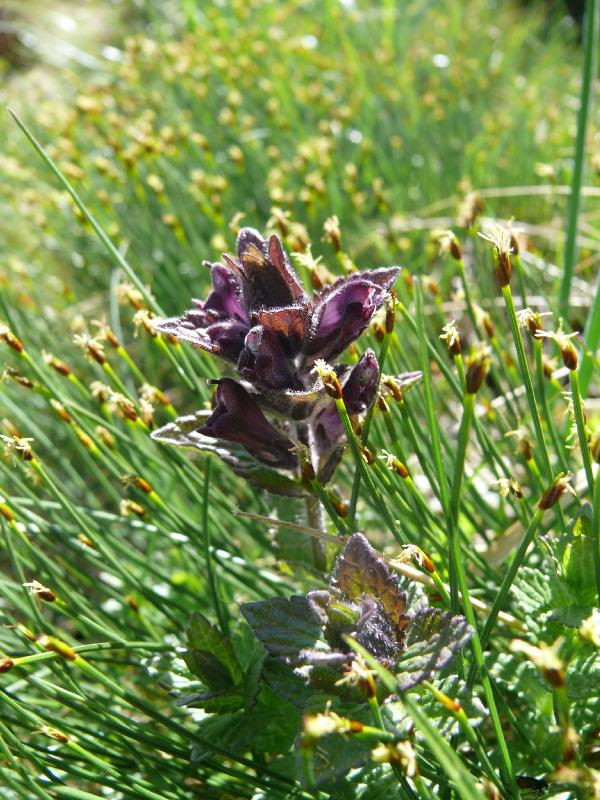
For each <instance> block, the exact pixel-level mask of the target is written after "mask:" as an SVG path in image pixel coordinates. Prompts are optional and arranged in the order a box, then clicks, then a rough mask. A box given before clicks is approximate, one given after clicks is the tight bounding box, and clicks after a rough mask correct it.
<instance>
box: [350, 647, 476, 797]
mask: <svg viewBox="0 0 600 800" xmlns="http://www.w3.org/2000/svg"><path fill="white" fill-rule="evenodd" d="M350 644H351V646H352V649H353V650H355V651H356V652H357V653H359V654H360V655H361V656H362V657H363V658H364V659H365V661H366V662H367V664H368V665H369V667H371V669H373V670H375V672H376V673H377V675H378V677H379V679H380V680H381V681H382V682H383V683H384V684H385V686H386V688H387V689H388V690H389V691H390V692H396V691H397V690H398V689H399V688H400V686H399V684H398V683H397V681H396V678H395V677H394V676H393V675H392V673H391V672H390V671H389V670H387V669H385V667H383V666H382V665H381V664H380V663H379V662H378V661H377V659H376V658H373V656H372V655H371V654H370V653H369V652H368V650H365V648H364V647H361V646H360V644H359V643H358V642H356V641H351V642H350ZM401 702H402V703H403V704H404V706H405V708H406V712H407V714H409V715H410V717H411V718H412V720H413V722H414V723H415V726H416V727H417V728H418V729H420V731H421V733H422V735H423V739H424V741H425V742H426V744H427V746H428V747H429V749H430V750H431V752H432V754H433V755H434V757H435V758H436V759H437V760H438V762H439V764H440V767H441V768H442V769H443V771H444V772H445V773H446V775H447V776H448V778H449V779H450V780H451V781H452V782H453V783H454V786H455V787H456V793H457V795H458V796H459V797H461V798H462V800H481V793H480V792H479V790H478V788H477V786H476V785H475V779H474V778H473V775H471V773H470V772H469V770H468V769H467V768H466V767H465V765H464V763H463V761H462V760H461V759H460V758H459V756H458V755H457V754H456V753H455V751H454V750H453V749H452V747H451V746H450V743H449V742H447V741H446V739H445V738H444V737H443V736H441V735H440V733H439V732H438V731H437V730H436V729H435V727H434V726H433V725H432V724H431V723H430V721H429V719H428V718H427V716H426V714H424V713H423V712H422V711H421V709H420V708H419V706H418V704H417V703H415V702H414V700H413V699H412V697H411V696H410V694H406V695H405V694H403V695H402V698H401Z"/></svg>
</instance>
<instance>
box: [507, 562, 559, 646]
mask: <svg viewBox="0 0 600 800" xmlns="http://www.w3.org/2000/svg"><path fill="white" fill-rule="evenodd" d="M546 566H547V569H544V570H543V571H542V570H539V569H532V568H531V567H521V569H520V570H519V573H518V575H517V578H516V579H515V582H514V584H513V587H512V594H513V597H514V598H515V601H516V605H517V613H519V615H520V616H521V617H522V618H523V619H524V620H525V621H526V623H527V628H528V630H529V631H530V632H531V634H532V635H533V636H535V637H536V639H537V638H539V637H540V636H541V635H542V634H543V633H546V632H547V614H548V613H549V612H551V611H554V610H555V609H559V608H566V607H568V606H571V605H572V604H573V595H572V593H571V591H570V589H569V587H568V585H567V584H566V582H565V581H564V580H563V579H562V578H561V577H560V576H559V575H557V574H556V572H554V566H553V565H550V564H546Z"/></svg>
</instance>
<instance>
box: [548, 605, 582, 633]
mask: <svg viewBox="0 0 600 800" xmlns="http://www.w3.org/2000/svg"><path fill="white" fill-rule="evenodd" d="M592 610H593V609H592V606H566V607H565V608H557V609H556V611H553V612H552V613H551V614H549V616H548V619H549V620H552V621H553V622H559V623H560V624H561V625H566V626H567V628H578V627H579V626H580V625H581V623H582V622H583V620H584V619H587V618H588V617H589V616H590V614H591V613H592Z"/></svg>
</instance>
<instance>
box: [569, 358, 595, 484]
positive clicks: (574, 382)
mask: <svg viewBox="0 0 600 800" xmlns="http://www.w3.org/2000/svg"><path fill="white" fill-rule="evenodd" d="M569 380H570V382H571V394H572V399H573V411H574V413H575V425H576V426H577V437H578V439H579V449H580V450H581V458H582V461H583V469H584V471H585V477H586V480H587V485H588V491H589V493H590V497H593V496H594V472H593V470H592V454H591V453H590V446H589V443H588V437H587V430H586V424H585V417H584V415H583V404H582V402H581V390H580V387H579V374H578V372H577V370H576V369H572V370H569Z"/></svg>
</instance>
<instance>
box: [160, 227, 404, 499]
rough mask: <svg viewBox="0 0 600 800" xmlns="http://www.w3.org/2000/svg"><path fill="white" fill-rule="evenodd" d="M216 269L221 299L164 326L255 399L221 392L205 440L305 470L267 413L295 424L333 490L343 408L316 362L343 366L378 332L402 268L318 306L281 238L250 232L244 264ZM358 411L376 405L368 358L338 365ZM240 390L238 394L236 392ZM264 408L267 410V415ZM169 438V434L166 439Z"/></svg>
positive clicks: (243, 236)
mask: <svg viewBox="0 0 600 800" xmlns="http://www.w3.org/2000/svg"><path fill="white" fill-rule="evenodd" d="M223 258H224V260H225V264H218V263H217V264H212V265H211V279H212V287H213V288H212V291H211V292H210V294H209V295H208V297H207V299H206V300H205V301H200V300H194V301H193V303H194V307H193V308H192V309H191V310H190V311H188V312H186V313H185V314H184V315H183V316H181V317H172V318H171V319H167V320H163V321H159V322H157V323H156V328H157V330H159V331H162V332H164V333H167V334H170V335H172V336H175V337H176V338H178V339H180V340H182V341H186V342H190V343H191V344H194V345H196V346H197V347H200V348H202V349H204V350H208V351H209V352H211V353H214V354H215V355H218V356H221V357H223V358H225V359H227V360H229V361H231V362H233V363H234V364H235V365H236V368H237V372H238V374H239V376H240V377H241V378H242V380H243V381H245V382H247V384H249V386H250V387H251V389H252V393H251V392H249V391H246V389H244V388H243V387H242V386H241V385H240V384H238V383H236V382H235V381H233V380H231V379H224V380H223V381H222V383H221V385H220V387H219V389H218V390H217V406H216V408H215V411H214V412H213V414H212V415H211V416H210V418H209V420H208V421H207V422H206V424H205V425H204V426H203V427H202V428H200V429H198V430H199V433H204V434H206V435H208V436H211V437H214V438H217V439H221V440H223V441H226V442H235V443H237V444H240V445H242V446H243V447H245V448H246V450H247V451H248V452H249V453H250V454H252V455H253V456H254V457H255V458H256V459H258V460H259V461H261V462H262V463H264V464H271V465H272V466H275V467H283V468H285V469H297V466H298V461H297V458H296V457H295V456H292V455H291V454H290V452H289V449H290V447H291V446H292V441H291V439H288V437H287V436H286V435H284V434H282V433H281V432H280V431H279V430H278V429H277V428H276V427H274V426H273V425H272V424H271V423H270V422H269V421H268V420H267V418H266V417H265V415H264V413H263V411H262V410H261V408H262V409H265V410H267V411H270V412H273V413H276V414H279V415H281V416H282V417H284V419H286V420H288V421H289V422H292V423H297V424H296V426H295V427H294V426H293V425H292V427H291V430H292V431H294V434H295V435H294V437H293V438H294V439H297V440H298V441H299V442H301V443H302V444H303V445H305V446H307V447H308V448H309V450H310V451H311V459H312V462H313V467H314V468H315V470H316V473H317V476H318V478H319V480H320V481H322V482H323V483H325V482H327V481H328V480H329V479H330V477H331V475H332V474H333V471H334V469H335V467H336V466H337V464H338V463H339V460H340V458H341V456H342V453H343V450H344V447H345V444H346V440H345V436H344V431H343V428H342V425H341V423H340V420H339V416H338V413H337V409H336V407H335V404H334V403H333V402H332V401H331V399H330V398H329V397H328V395H327V394H326V392H325V391H324V387H323V385H322V382H321V381H320V380H319V379H317V378H316V377H315V375H314V372H313V367H314V362H315V360H316V359H318V358H320V359H325V360H333V359H336V358H337V357H338V356H339V355H341V354H342V353H343V351H344V350H345V349H346V348H347V347H348V345H350V344H351V343H352V342H353V341H354V340H355V339H356V338H357V337H358V336H360V334H361V333H362V332H363V331H364V330H365V328H366V327H367V326H368V325H369V323H370V321H371V320H372V318H373V315H374V314H375V312H376V311H377V310H378V309H379V308H380V307H381V305H382V303H383V302H384V300H385V297H386V294H387V292H388V291H389V290H390V288H391V286H392V284H393V283H394V280H395V279H396V277H397V275H398V272H399V270H398V268H397V267H392V268H389V269H387V268H382V269H376V270H368V271H366V272H363V273H353V274H352V275H348V276H345V277H343V278H339V279H338V280H337V281H335V283H333V285H332V286H330V287H328V288H326V289H324V290H323V291H322V292H320V293H317V294H316V295H314V297H313V299H312V300H311V299H310V298H309V296H308V295H307V294H306V292H305V291H304V288H303V286H302V284H301V282H300V279H299V278H298V276H297V275H296V273H295V271H294V269H293V268H292V266H291V264H290V262H289V259H288V257H287V255H286V253H285V251H284V249H283V247H282V245H281V242H280V240H279V239H278V237H277V236H274V235H273V236H271V237H269V238H268V239H264V238H263V237H262V236H261V235H260V234H259V233H258V231H256V230H254V229H253V228H243V229H242V230H241V231H240V233H239V235H238V239H237V258H236V259H234V258H232V257H230V256H224V257H223ZM334 369H335V372H336V374H337V376H338V379H339V381H340V383H341V385H342V387H343V388H342V391H343V396H344V400H345V402H346V406H347V409H348V412H349V413H350V414H352V415H357V414H363V413H364V412H365V411H366V410H367V408H368V407H369V406H370V404H371V403H372V402H373V398H374V396H375V391H376V388H377V382H378V378H379V367H378V364H377V359H376V358H375V354H374V353H373V352H372V351H371V350H368V351H367V352H366V353H365V354H364V355H363V356H362V358H361V359H360V361H359V362H358V363H357V364H356V365H355V366H354V367H349V366H347V365H343V364H338V365H334ZM234 387H235V388H234ZM259 406H260V408H259ZM159 433H160V432H159Z"/></svg>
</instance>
